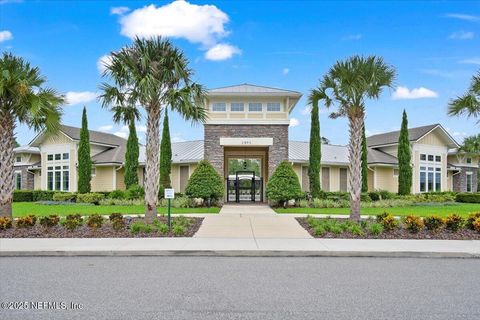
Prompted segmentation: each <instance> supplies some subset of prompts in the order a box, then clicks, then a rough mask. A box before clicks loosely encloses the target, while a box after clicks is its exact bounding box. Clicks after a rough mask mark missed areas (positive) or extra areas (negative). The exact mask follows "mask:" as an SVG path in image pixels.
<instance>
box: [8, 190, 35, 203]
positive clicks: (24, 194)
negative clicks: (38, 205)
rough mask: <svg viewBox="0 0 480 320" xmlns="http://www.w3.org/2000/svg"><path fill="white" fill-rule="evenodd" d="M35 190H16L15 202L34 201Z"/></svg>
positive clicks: (14, 193) (14, 194) (14, 192)
mask: <svg viewBox="0 0 480 320" xmlns="http://www.w3.org/2000/svg"><path fill="white" fill-rule="evenodd" d="M32 201H33V190H14V191H13V202H32Z"/></svg>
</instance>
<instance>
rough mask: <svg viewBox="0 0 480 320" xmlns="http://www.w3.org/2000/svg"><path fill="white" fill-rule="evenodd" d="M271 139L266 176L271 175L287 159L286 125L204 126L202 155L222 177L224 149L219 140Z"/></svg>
mask: <svg viewBox="0 0 480 320" xmlns="http://www.w3.org/2000/svg"><path fill="white" fill-rule="evenodd" d="M222 137H232V138H257V137H271V138H273V145H271V146H269V147H268V174H269V175H271V174H272V172H273V171H274V170H275V168H276V167H277V166H278V164H279V163H280V162H281V161H282V160H287V159H288V125H228V124H222V125H211V124H206V125H205V126H204V139H205V142H204V155H205V159H206V160H208V161H209V162H210V163H211V164H212V165H213V167H214V168H215V169H216V170H217V171H218V173H219V174H221V175H222V176H223V175H224V172H225V164H224V147H223V146H221V145H220V138H222Z"/></svg>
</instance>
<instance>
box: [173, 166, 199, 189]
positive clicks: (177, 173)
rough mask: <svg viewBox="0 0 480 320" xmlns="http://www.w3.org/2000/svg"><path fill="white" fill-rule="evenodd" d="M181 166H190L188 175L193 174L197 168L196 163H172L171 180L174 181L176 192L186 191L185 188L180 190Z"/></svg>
mask: <svg viewBox="0 0 480 320" xmlns="http://www.w3.org/2000/svg"><path fill="white" fill-rule="evenodd" d="M180 166H188V177H189V178H190V177H191V176H192V173H193V171H195V169H196V168H197V166H198V165H197V164H196V163H185V164H183V163H182V164H178V163H175V164H172V173H171V174H170V180H171V181H172V188H173V189H174V190H175V192H184V191H185V190H180Z"/></svg>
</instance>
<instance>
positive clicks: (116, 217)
mask: <svg viewBox="0 0 480 320" xmlns="http://www.w3.org/2000/svg"><path fill="white" fill-rule="evenodd" d="M108 219H109V220H110V222H111V223H112V228H113V230H115V231H119V230H122V229H125V220H123V215H122V214H121V213H112V214H111V215H109V216H108Z"/></svg>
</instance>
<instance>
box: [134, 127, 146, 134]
mask: <svg viewBox="0 0 480 320" xmlns="http://www.w3.org/2000/svg"><path fill="white" fill-rule="evenodd" d="M135 128H137V132H142V133H143V132H147V126H144V125H136V126H135Z"/></svg>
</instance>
